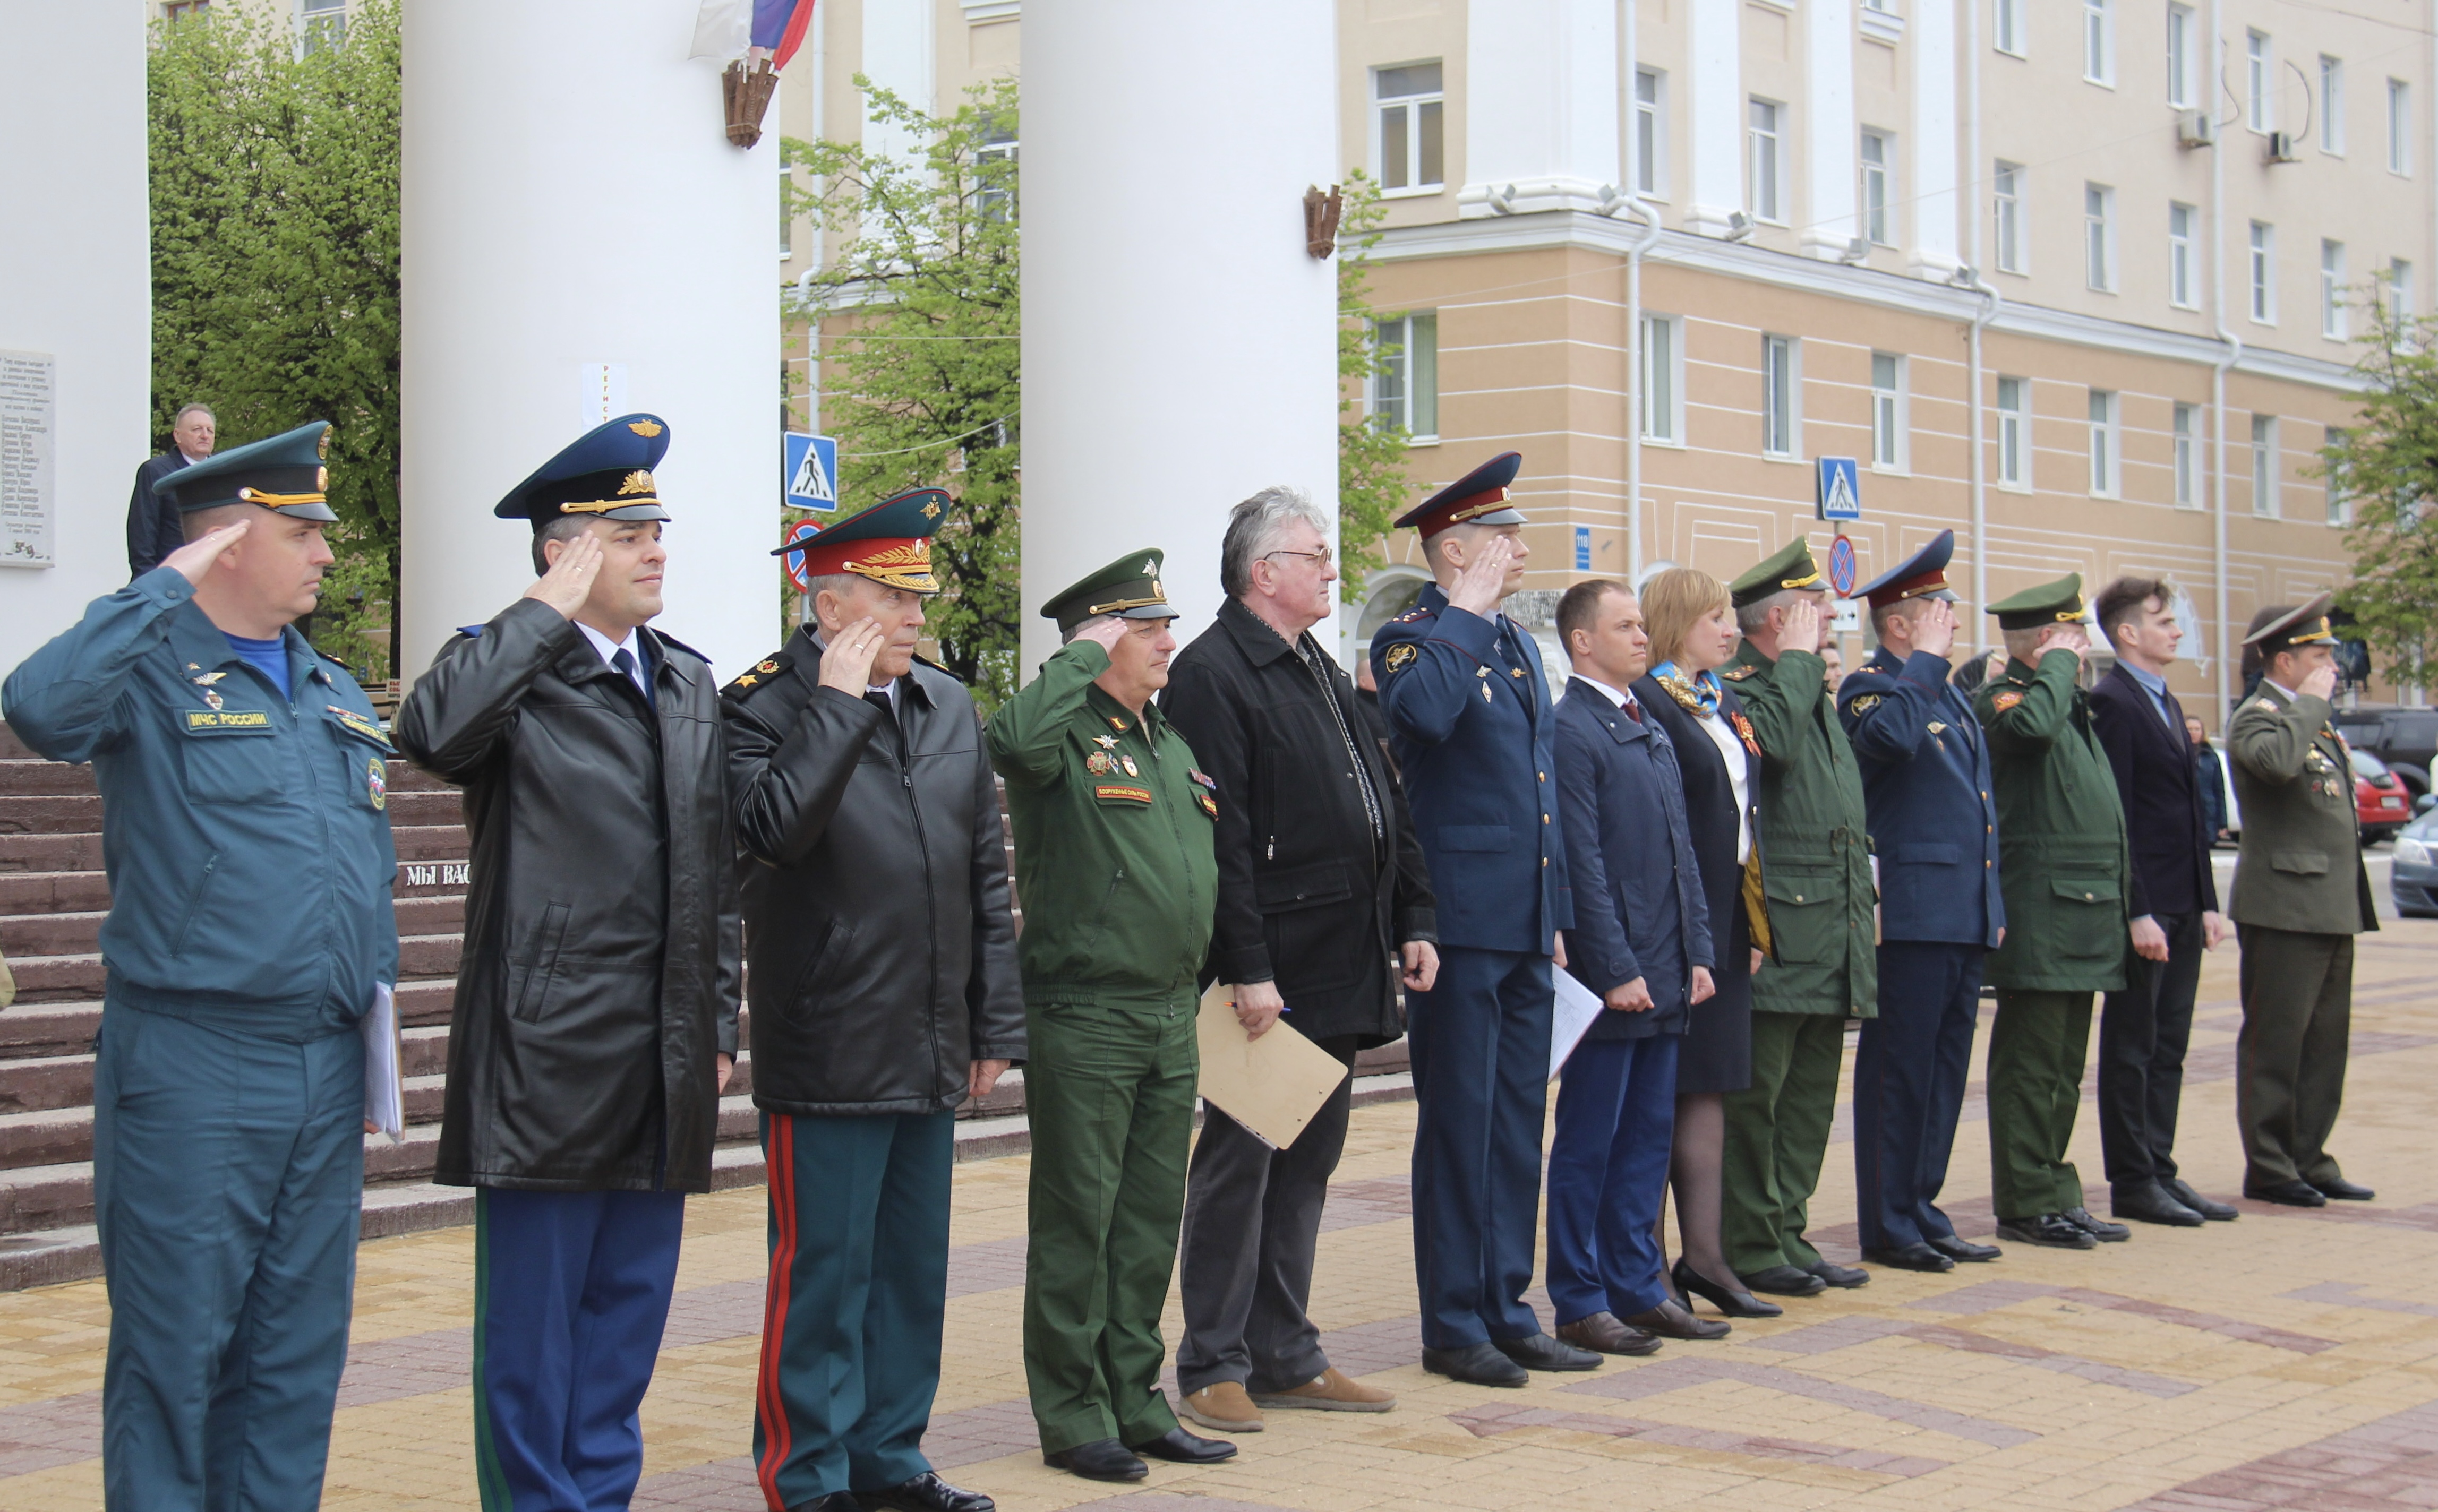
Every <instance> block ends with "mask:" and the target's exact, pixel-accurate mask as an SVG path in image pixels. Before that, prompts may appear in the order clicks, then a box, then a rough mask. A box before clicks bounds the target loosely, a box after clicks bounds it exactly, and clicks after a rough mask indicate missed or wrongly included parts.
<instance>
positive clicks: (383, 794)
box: [364, 756, 389, 809]
mask: <svg viewBox="0 0 2438 1512" xmlns="http://www.w3.org/2000/svg"><path fill="white" fill-rule="evenodd" d="M364 797H365V798H366V799H369V800H371V801H372V805H373V807H375V808H378V809H385V808H387V807H389V772H388V771H387V770H386V769H385V768H383V767H382V765H381V760H380V757H378V756H376V757H374V758H372V759H371V760H370V761H367V762H365V763H364Z"/></svg>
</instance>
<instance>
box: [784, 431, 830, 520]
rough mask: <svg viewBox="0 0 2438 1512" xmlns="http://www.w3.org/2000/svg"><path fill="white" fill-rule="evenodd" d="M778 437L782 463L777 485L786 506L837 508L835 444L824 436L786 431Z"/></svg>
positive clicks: (793, 507)
mask: <svg viewBox="0 0 2438 1512" xmlns="http://www.w3.org/2000/svg"><path fill="white" fill-rule="evenodd" d="M781 440H782V441H783V443H784V451H783V457H784V461H785V463H786V468H785V471H784V472H782V474H781V478H782V483H781V486H782V488H783V489H784V491H785V492H786V505H787V507H788V508H790V509H821V510H831V509H836V508H837V507H838V443H837V442H836V441H834V440H832V439H830V438H829V437H828V436H808V435H804V434H800V433H799V432H796V431H787V432H786V433H785V434H784V435H783V436H782V437H781Z"/></svg>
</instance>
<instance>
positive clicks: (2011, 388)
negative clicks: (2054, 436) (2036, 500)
mask: <svg viewBox="0 0 2438 1512" xmlns="http://www.w3.org/2000/svg"><path fill="white" fill-rule="evenodd" d="M2030 388H2031V382H2030V380H2029V379H2027V378H2000V379H1999V380H1998V482H1999V483H2000V484H2001V485H2002V486H2004V487H2007V488H2021V487H2023V486H2024V484H2025V483H2028V482H2029V481H2030V475H2029V474H2028V473H2026V472H2025V470H2024V468H2025V466H2026V464H2028V463H2029V462H2030V460H2031V453H2030V450H2029V448H2026V447H2025V446H2024V444H2023V442H2024V427H2025V426H2027V425H2028V424H2030V421H2031V416H2030V415H2029V413H2027V406H2026V405H2025V404H2024V402H2023V400H2024V396H2025V394H2026V392H2027V391H2028V390H2029V389H2030Z"/></svg>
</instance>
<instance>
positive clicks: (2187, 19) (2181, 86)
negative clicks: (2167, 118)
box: [2167, 5, 2200, 110]
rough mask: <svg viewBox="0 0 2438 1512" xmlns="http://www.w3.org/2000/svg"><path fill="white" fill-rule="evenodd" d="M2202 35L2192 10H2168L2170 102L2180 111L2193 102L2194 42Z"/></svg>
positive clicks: (2182, 8)
mask: <svg viewBox="0 0 2438 1512" xmlns="http://www.w3.org/2000/svg"><path fill="white" fill-rule="evenodd" d="M2198 36H2200V27H2199V26H2198V25H2197V24H2196V22H2195V20H2194V17H2193V8H2192V7H2190V6H2182V5H2170V6H2168V7H2167V103H2168V104H2170V105H2173V106H2175V107H2176V108H2177V109H2178V110H2187V109H2190V108H2191V106H2192V103H2193V56H2194V55H2193V42H2194V39H2195V38H2197V37H2198Z"/></svg>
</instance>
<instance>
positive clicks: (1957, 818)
mask: <svg viewBox="0 0 2438 1512" xmlns="http://www.w3.org/2000/svg"><path fill="white" fill-rule="evenodd" d="M1954 552H1955V532H1953V531H1952V530H1943V531H1940V532H1939V533H1938V535H1937V536H1935V537H1934V538H1933V539H1932V540H1931V542H1930V544H1929V545H1927V546H1925V547H1923V548H1922V549H1921V550H1920V551H1917V552H1916V553H1914V554H1913V555H1911V556H1910V557H1907V558H1906V559H1905V560H1904V561H1902V562H1899V563H1898V564H1897V565H1896V566H1895V567H1894V568H1891V569H1890V570H1889V571H1886V572H1884V573H1882V574H1881V575H1880V576H1879V577H1878V578H1876V579H1874V580H1872V581H1871V582H1869V583H1866V584H1864V586H1863V588H1862V589H1861V590H1860V596H1862V597H1866V598H1868V599H1869V600H1870V602H1871V626H1872V628H1873V630H1874V631H1875V632H1876V633H1877V634H1878V636H1879V641H1880V645H1879V649H1878V650H1877V651H1875V652H1873V653H1872V654H1871V659H1869V660H1868V661H1865V662H1864V663H1863V664H1862V666H1861V667H1860V668H1858V669H1856V671H1855V673H1854V675H1853V676H1852V677H1847V678H1846V681H1845V683H1844V685H1843V686H1842V687H1840V688H1839V689H1838V693H1837V710H1838V715H1839V717H1840V718H1841V719H1843V720H1844V722H1845V725H1846V739H1847V740H1849V741H1851V742H1852V743H1853V747H1854V756H1855V759H1856V761H1857V762H1858V763H1859V764H1860V765H1861V767H1862V771H1863V800H1864V805H1865V811H1866V812H1867V814H1868V815H1869V818H1870V829H1871V845H1872V849H1873V850H1874V851H1875V852H1877V853H1878V855H1879V862H1880V941H1881V943H1880V995H1879V1003H1880V1016H1879V1017H1878V1018H1876V1019H1864V1021H1863V1033H1862V1040H1861V1043H1860V1044H1859V1045H1858V1046H1856V1049H1855V1054H1854V1200H1855V1204H1856V1206H1857V1208H1858V1210H1859V1212H1860V1216H1861V1219H1862V1222H1861V1225H1860V1226H1861V1230H1862V1239H1863V1257H1864V1258H1865V1259H1868V1260H1871V1261H1874V1262H1876V1263H1878V1264H1881V1265H1893V1266H1897V1267H1899V1268H1901V1269H1904V1270H1908V1271H1952V1270H1953V1269H1954V1268H1955V1262H1956V1261H1957V1260H1993V1259H1996V1258H1997V1257H1998V1255H1999V1250H1998V1247H1997V1246H1996V1245H1994V1244H1973V1243H1970V1242H1968V1241H1966V1240H1964V1239H1958V1238H1957V1237H1956V1234H1955V1225H1954V1224H1952V1223H1951V1222H1948V1220H1947V1215H1946V1214H1944V1213H1942V1212H1940V1211H1939V1210H1938V1206H1937V1200H1938V1189H1939V1187H1941V1186H1943V1185H1945V1183H1946V1181H1947V1159H1948V1154H1949V1152H1951V1151H1952V1149H1953V1148H1954V1145H1955V1125H1956V1120H1957V1119H1958V1117H1959V1116H1961V1115H1962V1111H1963V1107H1964V1081H1965V1075H1966V1071H1967V1069H1968V1067H1969V1066H1970V1062H1971V1059H1972V1028H1973V1025H1974V1023H1975V1022H1976V1021H1977V1019H1978V1017H1979V1012H1980V999H1981V962H1982V957H1983V955H1984V954H1985V953H1986V952H1988V951H1990V950H1994V949H1996V948H1997V946H1998V942H1999V941H2001V940H2003V939H2005V933H2006V907H2005V902H2004V901H2003V900H2002V899H2001V898H2000V896H1999V892H1998V810H1997V807H1996V805H1995V804H1994V803H1993V802H1992V801H1991V800H1990V797H1989V792H1990V783H1989V750H1988V745H1987V743H1986V742H1985V741H1984V740H1983V739H1982V735H1981V726H1980V722H1979V721H1978V720H1977V719H1975V718H1974V717H1973V713H1972V705H1971V704H1970V702H1969V701H1967V700H1966V698H1965V696H1964V695H1963V694H1961V693H1958V692H1957V691H1956V690H1955V688H1954V687H1953V686H1952V685H1951V684H1950V683H1949V681H1948V662H1947V657H1948V652H1949V651H1950V650H1951V649H1952V647H1953V646H1954V644H1955V610H1954V608H1953V607H1952V606H1953V604H1954V602H1955V595H1954V594H1953V593H1952V592H1951V591H1950V590H1949V589H1948V587H1947V563H1948V559H1949V558H1950V557H1951V556H1952V555H1953V554H1954Z"/></svg>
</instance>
